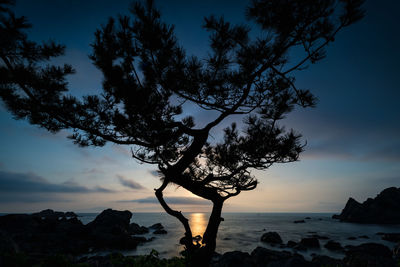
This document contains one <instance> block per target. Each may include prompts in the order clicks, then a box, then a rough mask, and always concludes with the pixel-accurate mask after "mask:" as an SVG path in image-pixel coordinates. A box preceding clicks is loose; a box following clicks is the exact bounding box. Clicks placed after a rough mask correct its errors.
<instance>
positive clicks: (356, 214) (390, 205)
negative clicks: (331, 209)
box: [332, 187, 400, 224]
mask: <svg viewBox="0 0 400 267" xmlns="http://www.w3.org/2000/svg"><path fill="white" fill-rule="evenodd" d="M398 203H400V188H396V187H390V188H386V189H385V190H383V191H382V192H381V193H379V194H378V195H377V196H376V197H375V198H374V199H372V198H368V199H367V200H366V201H364V202H363V203H362V204H361V203H359V202H357V201H356V200H354V199H353V198H349V200H348V201H347V203H346V206H345V208H344V209H343V210H342V212H341V214H340V215H338V216H333V217H332V218H334V219H339V220H340V221H345V222H356V223H376V224H399V223H400V205H399V204H398Z"/></svg>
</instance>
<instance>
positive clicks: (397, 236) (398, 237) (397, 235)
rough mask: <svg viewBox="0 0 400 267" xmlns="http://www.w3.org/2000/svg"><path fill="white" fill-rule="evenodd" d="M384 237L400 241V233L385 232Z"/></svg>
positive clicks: (384, 238) (388, 239)
mask: <svg viewBox="0 0 400 267" xmlns="http://www.w3.org/2000/svg"><path fill="white" fill-rule="evenodd" d="M382 239H383V240H386V241H390V242H394V243H400V233H384V234H383V235H382Z"/></svg>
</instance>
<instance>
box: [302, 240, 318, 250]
mask: <svg viewBox="0 0 400 267" xmlns="http://www.w3.org/2000/svg"><path fill="white" fill-rule="evenodd" d="M300 245H303V246H304V247H306V248H319V247H320V245H319V241H318V239H317V238H315V237H306V238H303V239H301V241H300Z"/></svg>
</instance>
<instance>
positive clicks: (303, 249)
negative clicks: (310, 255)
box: [294, 244, 307, 251]
mask: <svg viewBox="0 0 400 267" xmlns="http://www.w3.org/2000/svg"><path fill="white" fill-rule="evenodd" d="M294 249H295V250H298V251H307V247H306V246H304V245H303V244H297V245H296V246H295V247H294Z"/></svg>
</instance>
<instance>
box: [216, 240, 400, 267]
mask: <svg viewBox="0 0 400 267" xmlns="http://www.w3.org/2000/svg"><path fill="white" fill-rule="evenodd" d="M395 257H396V255H395V254H392V252H391V251H390V249H389V248H387V247H386V246H384V245H381V244H376V243H366V244H362V245H359V246H352V247H349V248H348V250H347V251H346V252H345V257H344V258H343V259H335V258H331V257H328V256H323V255H316V254H314V255H313V257H312V260H311V261H308V260H306V259H305V258H304V257H303V256H302V255H300V254H297V253H292V252H290V251H276V250H271V249H267V248H264V247H257V248H256V249H254V250H253V251H252V252H251V253H247V252H241V251H231V252H227V253H225V254H223V255H216V256H215V257H214V259H213V262H212V263H211V265H210V266H211V267H261V266H268V267H275V266H276V267H278V266H285V267H320V266H336V267H356V266H357V267H361V266H380V267H396V266H397V263H396V260H395Z"/></svg>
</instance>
